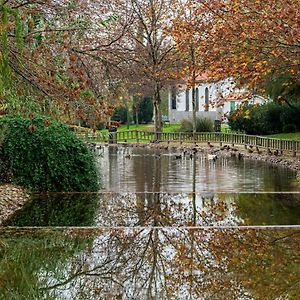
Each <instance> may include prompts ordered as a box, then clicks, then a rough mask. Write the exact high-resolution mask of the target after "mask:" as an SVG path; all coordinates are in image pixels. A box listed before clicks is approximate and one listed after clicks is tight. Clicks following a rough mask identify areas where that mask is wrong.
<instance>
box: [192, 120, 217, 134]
mask: <svg viewBox="0 0 300 300" xmlns="http://www.w3.org/2000/svg"><path fill="white" fill-rule="evenodd" d="M196 131H197V132H213V131H214V123H213V121H212V120H211V119H207V118H197V119H196Z"/></svg>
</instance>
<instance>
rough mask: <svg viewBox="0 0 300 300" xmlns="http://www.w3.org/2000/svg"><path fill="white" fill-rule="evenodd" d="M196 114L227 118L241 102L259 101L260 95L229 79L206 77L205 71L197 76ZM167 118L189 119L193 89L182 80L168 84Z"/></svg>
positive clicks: (219, 118) (216, 118) (220, 118)
mask: <svg viewBox="0 0 300 300" xmlns="http://www.w3.org/2000/svg"><path fill="white" fill-rule="evenodd" d="M195 93H196V95H195V96H196V115H197V117H203V118H209V119H211V120H221V121H226V117H227V116H228V115H229V113H230V112H231V111H234V110H235V109H236V108H237V107H238V105H240V104H241V102H245V101H248V102H249V103H252V104H254V103H262V102H264V101H266V100H265V99H264V98H263V97H260V96H253V95H252V94H251V93H249V92H248V91H247V90H245V89H237V88H236V87H235V83H234V82H233V81H232V80H230V79H225V80H222V81H212V80H208V79H207V77H206V75H205V74H204V75H201V76H199V77H198V78H197V84H196V91H195ZM168 100H169V120H170V123H178V122H180V121H181V120H182V119H192V111H193V106H192V89H191V88H190V89H189V88H187V86H186V85H185V84H178V85H176V86H171V87H170V88H169V99H168Z"/></svg>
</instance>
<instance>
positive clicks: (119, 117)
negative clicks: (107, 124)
mask: <svg viewBox="0 0 300 300" xmlns="http://www.w3.org/2000/svg"><path fill="white" fill-rule="evenodd" d="M111 120H112V121H118V122H122V123H126V122H127V108H126V107H117V108H115V110H114V112H113V115H112V116H111Z"/></svg>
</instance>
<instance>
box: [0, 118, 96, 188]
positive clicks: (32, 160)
mask: <svg viewBox="0 0 300 300" xmlns="http://www.w3.org/2000/svg"><path fill="white" fill-rule="evenodd" d="M0 131H2V133H3V136H4V138H3V141H2V161H3V162H5V163H6V164H7V168H8V172H9V173H11V174H12V175H13V179H12V180H13V182H14V183H16V184H20V185H24V186H26V187H27V188H29V189H31V190H33V191H66V192H67V191H78V192H82V191H96V190H98V178H99V176H98V173H97V169H96V165H95V160H94V156H93V154H92V152H91V151H90V150H89V149H88V148H87V146H86V145H85V144H84V143H83V142H82V141H80V140H79V139H78V138H77V137H76V136H75V134H74V133H73V132H72V131H71V130H70V129H69V128H68V127H67V126H65V125H63V124H61V123H59V122H56V121H53V120H50V119H49V118H46V117H41V116H37V117H34V118H32V119H31V120H30V119H26V118H22V117H20V116H6V117H2V118H0Z"/></svg>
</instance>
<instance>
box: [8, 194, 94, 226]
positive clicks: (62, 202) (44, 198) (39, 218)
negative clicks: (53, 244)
mask: <svg viewBox="0 0 300 300" xmlns="http://www.w3.org/2000/svg"><path fill="white" fill-rule="evenodd" d="M98 206H99V199H98V196H97V195H95V194H63V193H59V194H41V195H34V196H33V197H32V199H31V201H29V202H28V203H27V204H26V205H25V206H24V207H23V208H22V209H21V210H19V211H17V212H16V214H15V215H14V216H13V217H12V218H11V219H10V220H9V221H8V222H7V223H6V224H5V225H6V226H7V225H8V226H90V225H93V222H94V219H95V214H96V212H97V208H98Z"/></svg>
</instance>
